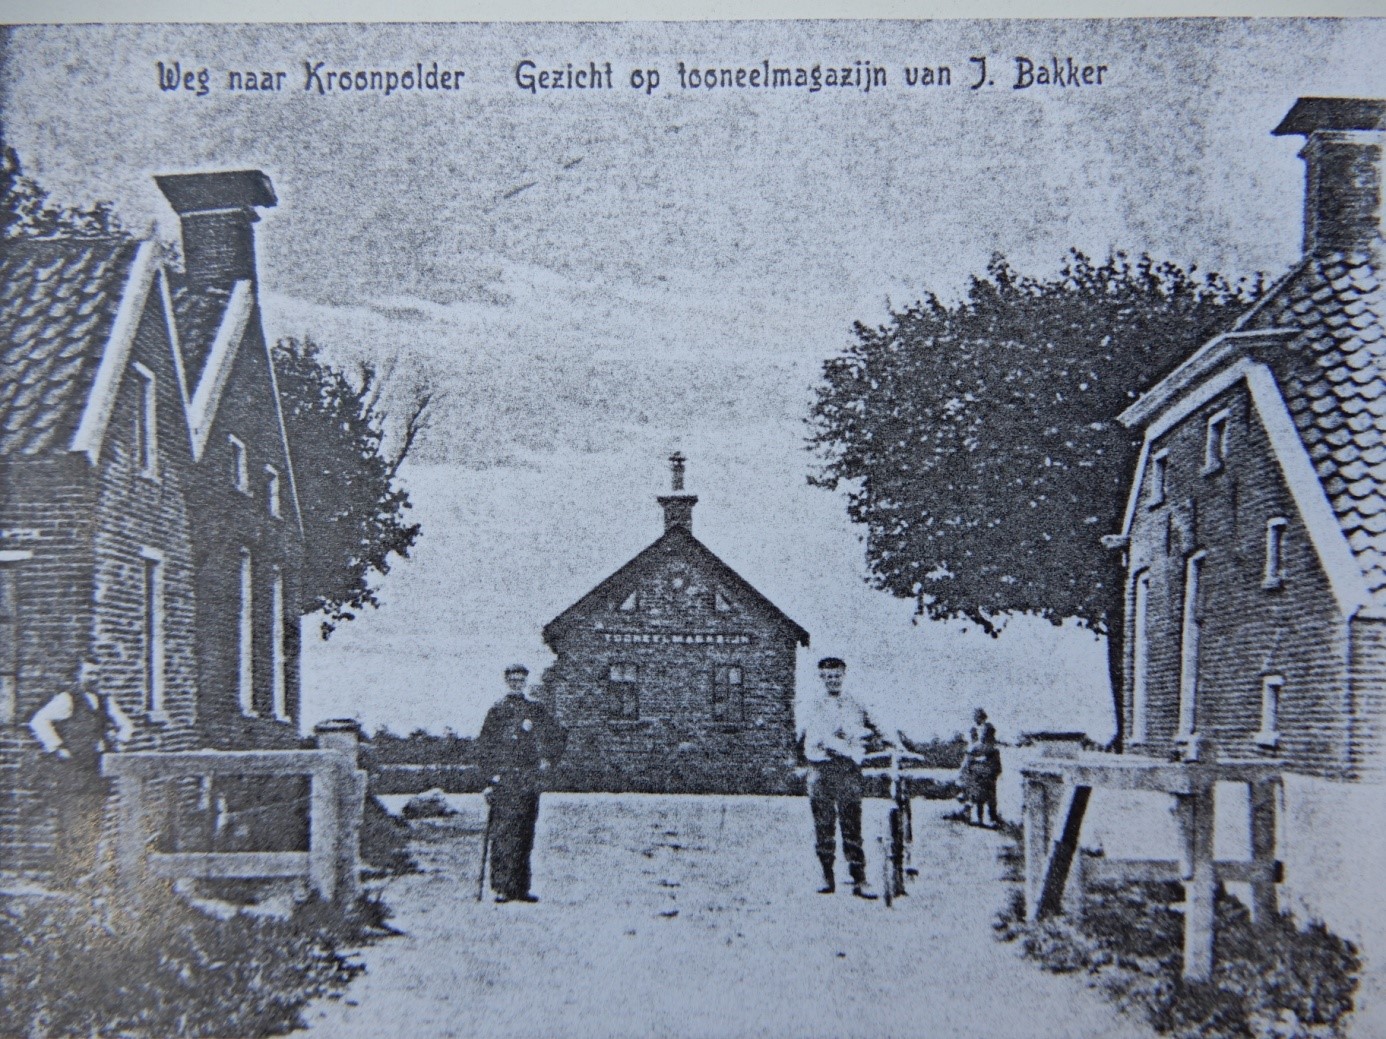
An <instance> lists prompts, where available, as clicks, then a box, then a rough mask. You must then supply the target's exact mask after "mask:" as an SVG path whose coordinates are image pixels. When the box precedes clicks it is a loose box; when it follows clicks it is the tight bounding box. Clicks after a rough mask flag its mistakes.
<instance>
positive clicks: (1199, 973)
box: [1175, 764, 1218, 981]
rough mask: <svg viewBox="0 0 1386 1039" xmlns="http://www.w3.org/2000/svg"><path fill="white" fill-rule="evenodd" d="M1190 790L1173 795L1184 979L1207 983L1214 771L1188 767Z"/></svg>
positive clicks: (1213, 890)
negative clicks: (1178, 842)
mask: <svg viewBox="0 0 1386 1039" xmlns="http://www.w3.org/2000/svg"><path fill="white" fill-rule="evenodd" d="M1188 768H1189V771H1190V772H1191V773H1193V776H1194V783H1193V790H1192V791H1191V792H1190V793H1187V794H1176V795H1175V799H1176V803H1177V808H1176V812H1175V816H1176V818H1177V819H1178V821H1179V831H1180V836H1181V837H1182V838H1183V840H1182V842H1181V843H1182V845H1183V848H1182V851H1183V854H1182V855H1181V860H1182V861H1181V863H1180V865H1181V867H1182V869H1181V872H1182V874H1183V879H1184V978H1185V980H1187V981H1207V980H1208V979H1209V978H1211V977H1212V975H1213V928H1214V913H1215V905H1216V901H1217V889H1218V881H1217V866H1216V865H1215V863H1214V862H1213V772H1212V771H1211V770H1210V769H1207V768H1205V767H1204V766H1202V765H1199V764H1190V765H1189V766H1188Z"/></svg>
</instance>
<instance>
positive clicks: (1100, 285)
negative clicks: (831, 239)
mask: <svg viewBox="0 0 1386 1039" xmlns="http://www.w3.org/2000/svg"><path fill="white" fill-rule="evenodd" d="M1260 291H1261V283H1260V279H1259V278H1258V279H1256V280H1255V281H1239V282H1233V281H1231V280H1229V279H1227V278H1225V277H1223V276H1221V275H1218V274H1214V273H1209V274H1199V273H1198V272H1197V271H1196V269H1195V268H1193V267H1190V268H1189V269H1188V270H1185V269H1183V268H1182V267H1180V266H1178V265H1176V264H1173V263H1168V262H1156V261H1155V260H1152V259H1151V258H1150V257H1149V256H1144V255H1143V256H1141V257H1140V258H1139V259H1136V260H1135V261H1132V260H1130V259H1129V258H1128V257H1127V256H1126V255H1125V254H1122V253H1115V254H1113V255H1112V256H1110V257H1109V258H1108V259H1107V260H1106V261H1105V262H1104V263H1101V264H1095V263H1093V262H1092V261H1091V260H1090V259H1089V258H1088V257H1086V256H1084V255H1082V254H1081V253H1079V252H1077V251H1074V252H1072V253H1070V255H1069V257H1068V260H1067V261H1066V262H1065V264H1064V266H1063V268H1062V269H1061V270H1060V272H1059V274H1058V275H1057V276H1055V277H1049V278H1034V277H1028V276H1022V275H1020V274H1018V273H1017V272H1016V271H1015V270H1014V269H1013V268H1012V267H1011V266H1010V265H1009V264H1008V263H1007V262H1006V260H1005V259H1004V258H1003V257H1001V256H996V257H994V258H993V259H992V262H991V263H990V264H989V265H988V268H987V272H986V275H985V276H982V277H974V278H973V279H972V280H971V282H970V284H969V287H968V289H967V292H966V294H965V295H964V297H963V298H962V299H961V300H959V301H958V302H956V303H946V302H944V301H942V300H941V299H939V298H938V297H937V296H935V295H929V296H927V297H925V298H924V299H923V300H921V301H919V302H917V303H914V304H913V305H912V306H909V307H906V308H904V309H902V310H892V312H891V313H890V317H889V319H888V320H887V322H886V323H885V324H883V325H880V326H879V327H875V328H871V327H868V326H866V325H863V324H860V323H858V324H857V325H856V326H855V328H854V335H853V341H852V342H851V343H850V344H849V346H848V347H847V349H846V350H845V351H844V352H843V353H842V354H841V355H840V356H837V357H834V358H832V359H830V360H828V361H826V362H825V363H824V365H823V371H822V380H821V382H820V383H819V384H818V386H817V387H816V394H815V399H814V402H813V404H812V407H811V412H810V415H809V418H808V423H809V427H810V436H809V443H810V449H811V450H812V451H813V452H814V454H815V455H816V459H817V466H816V469H815V471H814V472H813V474H812V475H811V476H810V482H812V483H815V484H817V485H820V486H823V487H826V488H830V489H839V488H841V489H844V490H845V491H846V492H847V511H848V515H849V516H850V517H851V519H852V520H853V521H854V522H856V523H859V524H861V525H862V527H863V528H865V541H866V558H867V564H868V567H869V571H870V579H871V580H872V582H873V583H874V584H875V586H876V587H878V588H881V589H884V590H886V591H888V592H890V593H891V594H893V595H895V596H898V597H901V598H906V599H913V600H914V601H915V602H916V604H917V608H918V613H919V614H920V615H925V616H927V617H929V618H931V619H936V620H942V619H952V618H965V619H967V620H969V621H971V622H973V623H975V624H977V625H979V626H980V627H981V628H982V629H983V630H985V631H987V632H988V633H990V634H992V635H996V634H997V633H998V632H999V631H1000V629H1001V627H1002V626H1003V625H1004V618H1005V617H1006V616H1008V615H1013V614H1030V615H1034V616H1040V617H1044V618H1046V619H1048V620H1049V621H1051V622H1053V623H1055V624H1059V623H1062V622H1063V621H1065V620H1068V619H1074V620H1077V621H1078V622H1079V623H1080V624H1082V625H1083V626H1085V627H1087V628H1089V629H1091V630H1092V631H1094V632H1096V633H1098V634H1105V635H1109V636H1113V637H1115V636H1118V635H1119V628H1120V623H1121V609H1122V605H1121V604H1122V600H1121V594H1120V593H1121V568H1120V560H1119V559H1118V558H1116V555H1115V553H1111V552H1109V551H1108V550H1106V549H1104V548H1103V547H1102V544H1101V541H1100V538H1101V536H1102V535H1104V534H1109V533H1113V532H1115V531H1116V530H1117V529H1118V525H1119V522H1120V516H1121V514H1122V510H1123V508H1124V505H1125V501H1126V493H1127V489H1128V485H1129V481H1130V479H1131V475H1132V467H1133V464H1134V461H1135V458H1136V452H1137V449H1138V448H1139V437H1138V436H1137V435H1136V434H1135V433H1134V432H1133V431H1131V430H1127V429H1125V428H1123V427H1122V426H1121V425H1120V424H1119V423H1118V422H1116V421H1115V419H1116V416H1117V414H1118V413H1119V412H1120V411H1122V410H1123V409H1124V408H1125V407H1126V406H1127V405H1128V404H1130V403H1131V401H1133V400H1134V399H1135V397H1136V396H1137V394H1138V393H1139V392H1141V391H1142V390H1145V389H1147V388H1149V387H1150V386H1151V385H1152V384H1154V383H1155V382H1156V381H1157V380H1158V379H1159V378H1160V377H1161V376H1163V375H1165V374H1166V373H1167V372H1169V371H1170V369H1172V368H1173V367H1174V366H1175V365H1176V364H1178V363H1179V361H1181V360H1182V359H1184V358H1185V357H1187V356H1188V355H1189V353H1190V352H1192V350H1193V349H1194V348H1196V347H1197V346H1198V344H1200V343H1201V342H1203V341H1204V340H1206V339H1208V338H1209V337H1211V336H1212V335H1214V334H1216V333H1217V331H1219V330H1220V329H1221V328H1222V327H1225V326H1226V325H1228V324H1229V323H1230V322H1231V321H1232V320H1233V319H1234V318H1235V317H1236V316H1237V315H1238V314H1239V313H1241V311H1242V310H1243V309H1244V308H1245V307H1246V305H1247V304H1248V303H1249V302H1251V301H1252V300H1253V299H1254V298H1255V296H1256V295H1257V294H1258V293H1259V292H1260ZM1109 645H1112V641H1109ZM1119 673H1120V672H1119V670H1117V671H1116V672H1115V674H1117V675H1119ZM1114 692H1116V693H1118V695H1119V691H1117V690H1115V689H1114Z"/></svg>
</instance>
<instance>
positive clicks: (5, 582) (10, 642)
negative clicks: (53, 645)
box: [0, 560, 19, 725]
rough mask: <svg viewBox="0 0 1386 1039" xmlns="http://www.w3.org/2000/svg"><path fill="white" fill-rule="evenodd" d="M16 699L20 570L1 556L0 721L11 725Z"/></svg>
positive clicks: (17, 693)
mask: <svg viewBox="0 0 1386 1039" xmlns="http://www.w3.org/2000/svg"><path fill="white" fill-rule="evenodd" d="M18 699H19V571H18V568H17V567H16V566H15V565H14V564H13V563H12V562H9V561H6V560H0V725H13V724H14V722H15V711H16V703H17V702H18Z"/></svg>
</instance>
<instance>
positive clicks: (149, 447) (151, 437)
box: [134, 362, 159, 479]
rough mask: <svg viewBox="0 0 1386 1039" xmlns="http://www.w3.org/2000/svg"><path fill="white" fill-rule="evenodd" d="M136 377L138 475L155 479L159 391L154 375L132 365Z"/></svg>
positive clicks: (157, 457) (143, 368)
mask: <svg viewBox="0 0 1386 1039" xmlns="http://www.w3.org/2000/svg"><path fill="white" fill-rule="evenodd" d="M134 369H135V375H136V376H137V377H138V378H137V382H138V387H137V389H138V393H139V401H138V402H137V404H136V406H135V454H136V458H137V462H138V465H139V467H140V475H141V476H147V477H149V478H150V479H157V478H158V475H159V390H158V383H157V382H156V381H155V379H154V373H153V372H151V371H150V370H149V369H148V368H146V367H145V366H144V365H142V364H140V363H138V362H136V363H135V364H134Z"/></svg>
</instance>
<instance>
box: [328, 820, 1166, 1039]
mask: <svg viewBox="0 0 1386 1039" xmlns="http://www.w3.org/2000/svg"><path fill="white" fill-rule="evenodd" d="M398 800H402V799H398ZM450 800H451V802H452V803H453V804H454V805H455V806H456V807H457V808H458V809H459V814H458V815H457V816H454V817H451V818H448V819H444V820H439V821H436V822H431V823H416V824H415V827H416V829H415V833H416V835H417V840H416V842H415V848H414V851H415V854H416V856H417V858H418V860H419V863H420V865H421V866H422V867H423V869H424V870H425V872H424V873H422V874H415V875H410V876H404V877H399V878H396V879H393V880H391V881H389V882H388V885H387V887H386V890H385V899H386V901H387V902H388V903H389V904H390V906H391V907H392V908H393V909H394V910H395V914H396V915H395V917H394V919H393V920H392V923H393V924H394V925H395V926H397V927H398V928H399V929H400V930H401V931H403V932H404V934H403V935H402V936H400V937H396V938H391V939H388V940H386V941H383V942H381V943H379V944H377V945H375V946H373V947H370V948H367V949H365V950H363V951H362V953H361V958H362V959H363V960H364V962H365V964H366V967H367V972H366V974H365V975H364V976H362V977H360V978H358V979H357V980H356V981H355V982H354V984H353V985H352V987H351V989H350V990H349V991H348V993H347V994H346V997H345V998H343V999H337V1000H331V1001H323V1002H320V1003H319V1004H317V1005H316V1006H314V1007H311V1008H310V1009H309V1011H308V1012H307V1014H306V1015H305V1017H306V1018H307V1020H308V1021H309V1022H310V1028H311V1031H313V1032H315V1033H317V1034H319V1035H321V1036H331V1037H333V1039H337V1037H342V1039H347V1037H352V1036H361V1037H372V1039H380V1037H387V1036H411V1037H447V1036H457V1037H478V1036H488V1037H489V1036H523V1037H533V1036H541V1035H562V1036H575V1037H581V1036H606V1035H613V1036H656V1035H657V1036H690V1037H692V1036H698V1037H702V1036H709V1037H710V1036H751V1035H763V1036H774V1037H782V1036H810V1035H812V1036H838V1037H851V1036H864V1037H865V1036H869V1037H872V1039H877V1037H881V1036H919V1037H929V1039H948V1037H953V1036H956V1037H960V1039H962V1037H966V1039H989V1037H995V1039H1048V1037H1052V1039H1060V1037H1062V1039H1082V1037H1092V1039H1125V1037H1132V1039H1134V1037H1150V1036H1153V1035H1154V1033H1153V1032H1152V1031H1151V1030H1150V1029H1149V1028H1148V1026H1146V1025H1145V1024H1143V1023H1142V1022H1138V1021H1136V1020H1133V1019H1131V1018H1128V1017H1124V1016H1122V1015H1120V1014H1119V1013H1118V1012H1117V1011H1116V1010H1115V1009H1114V1008H1113V1007H1112V1005H1111V1004H1110V1003H1108V1002H1106V1001H1105V1000H1104V999H1103V997H1102V996H1101V995H1100V994H1099V993H1097V992H1095V991H1092V990H1090V989H1088V988H1087V987H1086V986H1085V985H1084V984H1083V981H1082V980H1081V979H1080V978H1077V977H1072V976H1067V977H1065V976H1057V975H1052V974H1047V973H1045V972H1044V971H1043V970H1041V969H1040V968H1039V967H1038V966H1037V965H1036V964H1035V963H1033V962H1031V961H1027V960H1025V959H1024V958H1023V957H1022V955H1021V953H1020V950H1019V949H1018V948H1017V946H1016V945H1014V944H1010V945H1008V944H1003V943H1001V942H998V941H997V940H996V939H995V938H994V937H993V928H992V923H993V920H994V919H995V917H996V913H997V911H998V910H999V909H1000V908H1001V907H1002V906H1004V905H1005V904H1006V903H1007V902H1008V900H1009V897H1010V893H1011V891H1012V890H1013V889H1014V887H1015V885H1014V884H1011V883H1007V882H1005V881H1004V879H1003V878H1004V876H1005V867H1004V865H1003V864H1002V863H1000V862H998V861H997V852H998V850H999V849H1000V848H1001V847H1002V845H1003V844H1004V843H1005V841H1004V839H1003V838H1002V837H1001V836H1000V835H999V834H997V833H994V832H992V831H989V830H980V829H975V828H972V827H967V826H964V825H962V824H960V823H955V822H949V821H946V820H944V819H943V818H942V815H943V814H944V813H945V812H947V811H949V810H950V809H951V808H953V807H954V806H953V805H952V804H951V803H949V802H936V801H934V802H931V801H916V802H915V810H916V822H915V838H916V843H915V848H914V864H915V866H916V867H918V869H919V871H920V872H919V876H918V877H917V878H916V879H915V880H914V881H913V883H912V885H911V889H910V894H909V896H908V897H906V898H902V899H898V900H896V901H895V903H894V905H893V906H892V907H889V908H887V907H886V906H885V904H884V902H881V901H878V902H864V901H861V900H859V899H855V898H853V897H851V895H850V894H847V893H846V892H847V891H849V890H850V886H849V885H848V884H846V883H845V881H846V870H845V866H843V864H842V863H841V862H839V865H838V868H839V886H838V891H839V893H838V894H837V895H834V896H824V895H818V894H816V893H815V889H816V888H817V886H818V882H819V872H818V864H817V861H816V860H815V858H814V855H813V848H812V826H811V823H810V820H809V813H808V805H807V803H806V802H805V801H804V800H803V799H802V798H758V797H662V796H640V795H627V796H621V795H600V794H593V795H564V794H554V795H545V797H544V801H543V807H542V810H541V814H540V819H539V831H538V836H537V841H536V849H535V854H534V866H535V886H534V890H535V893H536V894H537V895H539V897H540V899H541V901H540V902H539V903H538V904H537V905H522V904H521V905H516V904H509V905H496V904H494V903H493V902H492V901H491V900H490V897H489V892H488V895H487V899H486V901H484V902H481V903H478V902H477V901H475V897H476V870H477V863H478V856H479V854H480V850H481V836H480V828H481V823H482V819H483V814H482V810H483V806H482V802H481V798H480V797H479V796H472V795H459V796H455V797H452V798H450ZM884 814H885V803H884V802H882V801H868V802H867V804H866V821H865V827H864V829H865V832H866V834H867V844H868V847H867V856H868V860H869V868H870V870H871V879H872V883H873V885H874V886H875V887H877V888H879V886H880V879H879V874H880V849H879V848H878V846H877V845H876V835H877V834H880V833H883V832H884Z"/></svg>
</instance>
